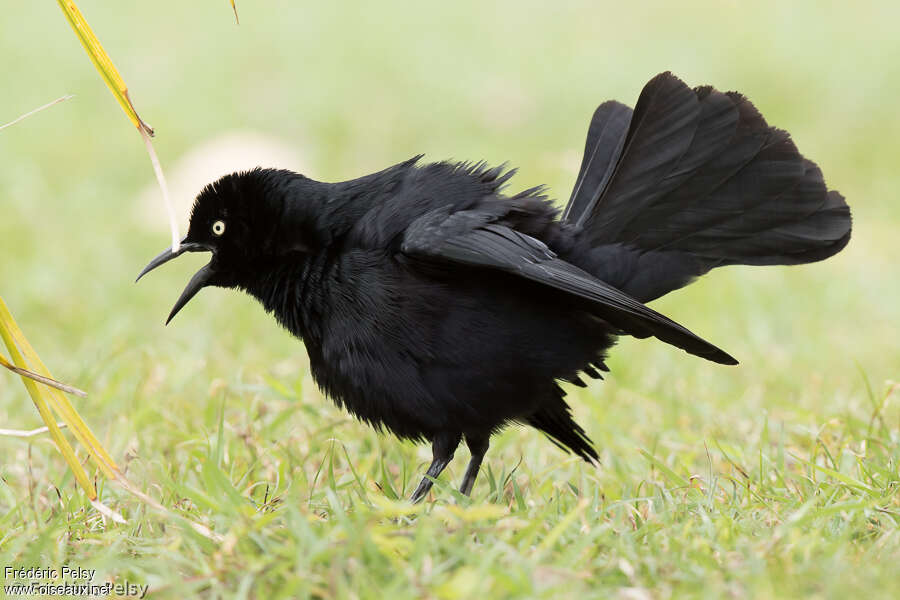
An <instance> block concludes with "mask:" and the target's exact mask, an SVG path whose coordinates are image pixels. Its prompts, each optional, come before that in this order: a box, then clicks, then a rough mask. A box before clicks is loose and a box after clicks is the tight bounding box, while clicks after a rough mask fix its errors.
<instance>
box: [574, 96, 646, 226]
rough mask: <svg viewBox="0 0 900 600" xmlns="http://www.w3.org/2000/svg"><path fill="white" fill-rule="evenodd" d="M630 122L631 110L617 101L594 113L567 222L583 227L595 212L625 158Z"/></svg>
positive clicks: (611, 101)
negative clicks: (614, 172)
mask: <svg viewBox="0 0 900 600" xmlns="http://www.w3.org/2000/svg"><path fill="white" fill-rule="evenodd" d="M630 122H631V109H630V108H628V107H627V106H625V105H624V104H621V103H619V102H616V101H615V100H610V101H608V102H604V103H603V104H601V105H600V106H598V107H597V110H596V111H594V116H593V118H592V119H591V126H590V127H589V128H588V135H587V141H586V142H585V144H584V158H583V159H582V161H581V169H580V170H579V171H578V178H577V179H576V180H575V187H574V188H573V189H572V197H571V198H570V199H569V204H568V205H567V206H566V210H565V213H563V219H566V220H570V221H572V222H574V223H577V224H578V225H581V224H582V223H583V221H581V217H583V216H587V215H589V214H591V213H592V212H593V209H594V206H596V204H597V200H599V198H600V193H601V192H602V191H603V190H604V189H605V188H606V184H607V182H608V181H609V178H610V177H612V174H613V169H614V168H615V166H616V164H617V163H618V161H619V156H621V155H622V148H623V147H624V146H625V136H626V134H627V133H628V124H629V123H630Z"/></svg>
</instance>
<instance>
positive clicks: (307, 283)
mask: <svg viewBox="0 0 900 600" xmlns="http://www.w3.org/2000/svg"><path fill="white" fill-rule="evenodd" d="M326 268H327V259H326V257H325V256H324V255H321V254H309V255H303V254H295V255H293V256H291V257H282V258H279V259H276V260H268V261H262V262H261V263H260V264H257V265H256V266H255V272H254V273H253V274H252V276H250V277H247V279H246V280H245V281H243V282H242V283H241V284H239V286H238V287H240V288H241V289H243V290H244V291H246V292H247V293H248V294H250V295H251V296H253V297H254V298H256V299H257V300H258V301H259V302H260V304H262V306H263V308H264V309H265V310H266V312H268V313H271V314H272V315H273V316H274V317H275V319H276V320H277V321H278V322H279V323H280V324H281V325H282V326H283V327H284V328H285V329H287V330H288V331H290V332H291V333H292V334H294V335H295V336H297V337H299V338H300V339H302V340H304V341H305V342H307V343H310V342H312V343H315V341H316V340H318V339H320V338H321V324H322V322H323V320H324V317H325V311H327V309H328V302H327V299H326V297H325V296H326V293H327V290H326V288H327V284H326V281H325V278H326V276H325V270H326Z"/></svg>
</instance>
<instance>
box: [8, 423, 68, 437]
mask: <svg viewBox="0 0 900 600" xmlns="http://www.w3.org/2000/svg"><path fill="white" fill-rule="evenodd" d="M56 426H57V427H59V428H60V429H64V428H65V427H66V424H65V423H57V424H56ZM48 431H50V428H49V427H38V428H37V429H29V430H27V431H23V430H21V429H0V435H2V436H5V437H18V438H30V437H34V436H36V435H41V434H42V433H47V432H48Z"/></svg>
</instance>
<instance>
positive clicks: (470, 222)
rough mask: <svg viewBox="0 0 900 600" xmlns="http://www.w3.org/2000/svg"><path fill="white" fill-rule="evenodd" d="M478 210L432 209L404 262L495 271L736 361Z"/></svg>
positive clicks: (409, 237)
mask: <svg viewBox="0 0 900 600" xmlns="http://www.w3.org/2000/svg"><path fill="white" fill-rule="evenodd" d="M496 218H497V215H496V214H491V213H485V212H479V211H460V212H455V213H452V214H450V213H449V211H448V209H446V208H443V209H437V210H434V211H431V212H429V213H428V214H426V215H423V216H422V217H421V218H419V219H417V220H416V221H415V222H413V223H412V224H411V225H410V226H409V228H408V229H407V230H406V233H405V235H404V238H403V243H402V246H401V251H402V252H403V253H404V254H405V255H407V256H410V257H414V258H419V259H426V260H431V261H438V262H446V263H451V264H455V265H464V266H468V267H473V268H485V269H495V270H498V271H502V272H505V273H509V274H512V275H516V276H518V277H521V278H523V279H527V280H530V281H533V282H536V283H539V284H541V285H545V286H548V287H551V288H554V289H557V290H560V291H562V292H565V293H567V294H570V295H572V296H574V297H578V298H581V299H583V300H586V301H587V303H588V305H589V306H590V310H591V312H592V313H594V314H596V315H597V316H598V317H600V318H602V319H603V320H605V321H607V322H608V323H610V324H611V325H612V326H614V327H616V328H618V329H620V330H621V331H622V332H624V333H627V334H629V335H633V336H635V337H648V336H651V335H652V336H655V337H656V338H658V339H660V340H662V341H664V342H667V343H669V344H672V345H674V346H677V347H679V348H681V349H683V350H685V351H687V352H690V353H691V354H695V355H697V356H701V357H703V358H706V359H708V360H712V361H714V362H718V363H722V364H737V361H736V360H735V359H734V358H732V357H731V356H729V355H728V354H727V353H725V352H724V351H722V350H721V349H719V348H717V347H716V346H713V345H712V344H710V343H709V342H707V341H705V340H703V339H701V338H699V337H697V336H696V335H694V334H693V333H691V332H690V331H688V330H687V329H686V328H684V327H682V326H681V325H679V324H678V323H676V322H674V321H672V320H671V319H669V318H667V317H665V316H663V315H661V314H659V313H658V312H656V311H654V310H652V309H650V308H648V307H647V306H645V305H643V304H641V303H640V302H639V301H637V300H635V299H634V298H632V297H631V296H629V295H627V294H625V293H624V292H621V291H619V290H618V289H616V288H614V287H612V286H610V285H608V284H606V283H604V282H603V281H600V280H599V279H597V278H595V277H593V276H592V275H590V274H588V273H586V272H585V271H582V270H581V269H579V268H578V267H576V266H574V265H572V264H570V263H568V262H566V261H564V260H561V259H559V258H557V256H556V254H554V253H553V252H552V251H551V250H550V249H549V248H548V247H547V246H546V245H545V244H544V243H542V242H541V241H540V240H537V239H535V238H533V237H530V236H528V235H525V234H523V233H520V232H518V231H515V230H513V229H510V228H509V227H505V226H503V225H501V224H499V223H497V222H496Z"/></svg>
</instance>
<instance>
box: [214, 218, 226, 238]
mask: <svg viewBox="0 0 900 600" xmlns="http://www.w3.org/2000/svg"><path fill="white" fill-rule="evenodd" d="M212 232H213V233H214V234H215V235H222V234H223V233H225V221H216V222H215V223H213V225H212Z"/></svg>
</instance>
